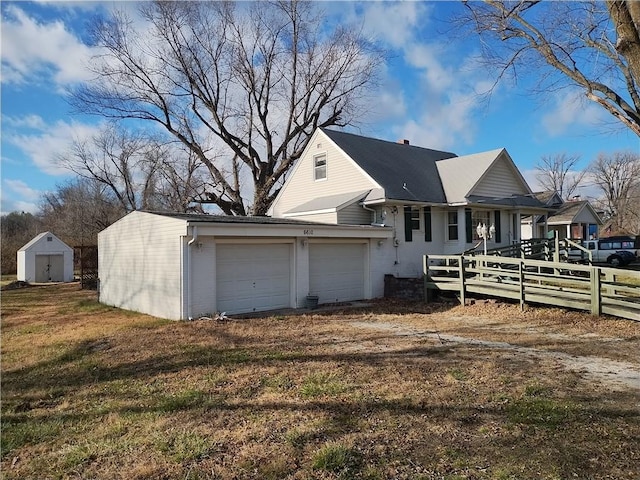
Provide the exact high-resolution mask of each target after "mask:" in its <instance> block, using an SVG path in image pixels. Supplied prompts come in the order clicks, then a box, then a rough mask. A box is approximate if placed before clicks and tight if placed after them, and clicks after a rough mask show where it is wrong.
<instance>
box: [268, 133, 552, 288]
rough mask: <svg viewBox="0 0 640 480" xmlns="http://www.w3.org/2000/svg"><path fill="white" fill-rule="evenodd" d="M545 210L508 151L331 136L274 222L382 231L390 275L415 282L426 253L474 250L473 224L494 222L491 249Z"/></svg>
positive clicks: (303, 161) (284, 196) (315, 142)
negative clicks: (459, 151) (460, 152)
mask: <svg viewBox="0 0 640 480" xmlns="http://www.w3.org/2000/svg"><path fill="white" fill-rule="evenodd" d="M546 212H547V209H546V208H545V206H544V205H543V203H542V202H540V201H539V200H538V199H537V198H536V197H535V196H534V195H533V193H532V191H531V189H530V188H529V186H528V185H527V183H526V181H525V180H524V178H523V177H522V175H521V173H520V171H519V170H518V168H517V167H516V165H515V164H514V162H513V160H512V159H511V157H510V156H509V154H508V153H507V151H506V150H505V149H497V150H492V151H489V152H483V153H477V154H473V155H465V156H461V157H458V156H456V155H455V154H454V153H451V152H443V151H438V150H431V149H428V148H422V147H417V146H413V145H410V144H409V142H408V141H406V140H404V141H402V142H397V143H396V142H388V141H383V140H377V139H374V138H367V137H362V136H359V135H353V134H349V133H344V132H337V131H333V130H329V129H318V130H316V132H315V133H314V134H313V137H312V139H311V141H310V142H309V144H308V146H307V148H306V150H305V151H304V153H303V155H302V156H301V158H300V160H299V161H298V162H297V164H296V165H295V166H294V168H293V169H292V171H291V173H290V174H289V177H288V179H287V182H286V183H285V185H284V186H283V188H282V190H281V191H280V193H279V195H278V197H277V198H276V199H275V201H274V203H273V205H272V206H271V209H270V210H269V214H270V215H272V216H273V217H282V218H291V219H298V220H307V221H318V222H326V223H335V224H367V225H369V224H371V225H385V226H390V227H391V228H392V229H393V241H392V242H391V243H390V244H389V245H388V246H387V247H386V248H385V254H386V255H388V257H389V258H388V267H387V270H388V271H387V273H390V274H393V275H396V276H409V277H413V276H420V275H421V274H422V256H423V255H424V254H425V253H427V254H456V253H461V252H463V251H465V250H468V249H472V248H474V247H477V246H479V245H480V242H481V239H480V238H479V237H478V234H477V232H476V227H477V226H478V224H485V225H486V226H487V228H489V227H490V225H493V226H494V228H495V235H494V236H493V238H492V239H490V240H489V245H490V247H492V248H493V247H498V246H504V245H508V244H510V243H512V242H514V241H518V240H519V239H520V223H521V218H522V217H523V216H527V215H544V214H545V213H546Z"/></svg>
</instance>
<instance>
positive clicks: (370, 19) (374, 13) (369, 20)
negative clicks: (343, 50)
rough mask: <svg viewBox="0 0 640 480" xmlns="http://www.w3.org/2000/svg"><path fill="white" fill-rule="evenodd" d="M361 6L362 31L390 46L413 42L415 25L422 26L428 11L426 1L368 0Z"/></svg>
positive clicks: (402, 45)
mask: <svg viewBox="0 0 640 480" xmlns="http://www.w3.org/2000/svg"><path fill="white" fill-rule="evenodd" d="M363 7H364V12H363V13H362V17H363V21H364V25H363V31H364V33H365V34H366V35H369V36H373V37H374V38H376V39H378V40H379V41H381V42H384V43H386V44H387V45H389V46H390V47H392V48H403V47H404V46H406V45H408V44H411V43H413V42H414V41H415V35H416V29H417V27H418V26H420V25H422V26H424V23H425V19H427V18H428V13H429V6H428V4H427V3H426V2H392V3H389V2H369V3H365V4H363Z"/></svg>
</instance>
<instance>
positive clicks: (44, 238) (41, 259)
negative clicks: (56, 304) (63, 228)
mask: <svg viewBox="0 0 640 480" xmlns="http://www.w3.org/2000/svg"><path fill="white" fill-rule="evenodd" d="M18 280H21V281H23V282H31V283H47V282H71V281H73V248H71V247H70V246H69V245H67V244H66V243H64V242H63V241H62V240H60V239H59V238H58V237H56V236H55V235H54V234H53V233H51V232H44V233H41V234H40V235H37V236H36V237H35V238H33V239H32V240H31V241H30V242H29V243H27V244H26V245H25V246H24V247H22V248H21V249H20V250H18Z"/></svg>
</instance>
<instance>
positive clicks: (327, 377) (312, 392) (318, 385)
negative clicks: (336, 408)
mask: <svg viewBox="0 0 640 480" xmlns="http://www.w3.org/2000/svg"><path fill="white" fill-rule="evenodd" d="M348 388H349V387H348V386H347V385H346V384H345V383H344V382H343V381H342V380H341V379H340V378H339V377H338V375H336V374H334V373H313V374H311V375H309V376H308V377H307V378H305V379H304V382H303V383H302V386H301V387H300V394H301V395H302V397H303V398H315V397H322V396H336V395H339V394H341V393H343V392H346V391H347V390H348Z"/></svg>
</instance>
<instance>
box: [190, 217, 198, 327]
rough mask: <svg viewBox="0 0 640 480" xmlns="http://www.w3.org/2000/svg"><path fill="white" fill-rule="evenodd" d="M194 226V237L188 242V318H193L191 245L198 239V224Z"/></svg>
mask: <svg viewBox="0 0 640 480" xmlns="http://www.w3.org/2000/svg"><path fill="white" fill-rule="evenodd" d="M191 228H192V238H191V240H189V242H188V243H187V319H188V320H193V318H192V316H191V246H192V245H193V244H194V243H195V242H196V241H197V240H198V226H197V225H194V226H193V227H191Z"/></svg>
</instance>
